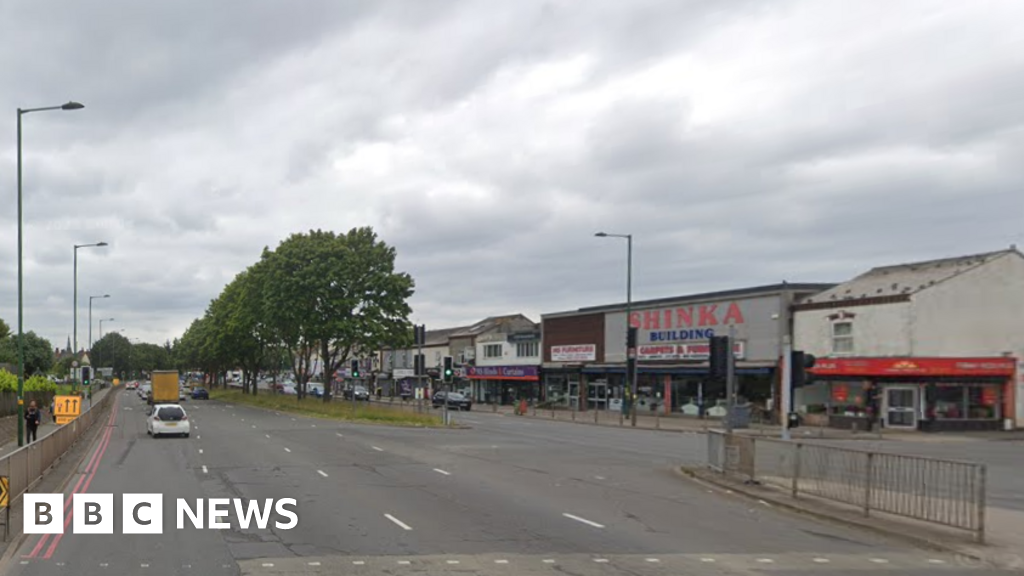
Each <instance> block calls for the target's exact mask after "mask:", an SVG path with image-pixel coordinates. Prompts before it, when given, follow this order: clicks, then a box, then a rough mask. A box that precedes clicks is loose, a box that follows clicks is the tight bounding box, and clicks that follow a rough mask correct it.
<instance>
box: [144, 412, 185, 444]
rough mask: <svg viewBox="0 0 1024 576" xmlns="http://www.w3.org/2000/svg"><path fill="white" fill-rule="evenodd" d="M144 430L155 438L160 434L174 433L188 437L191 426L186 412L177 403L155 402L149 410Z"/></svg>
mask: <svg viewBox="0 0 1024 576" xmlns="http://www.w3.org/2000/svg"><path fill="white" fill-rule="evenodd" d="M146 432H147V433H148V434H149V435H150V436H152V437H154V438H156V437H157V436H160V435H162V434H174V435H179V436H184V437H186V438H188V436H189V434H190V433H191V432H192V426H191V424H189V421H188V414H186V413H185V409H184V408H182V407H181V406H180V405H178V404H157V405H155V406H153V409H152V410H150V411H149V417H148V418H147V419H146Z"/></svg>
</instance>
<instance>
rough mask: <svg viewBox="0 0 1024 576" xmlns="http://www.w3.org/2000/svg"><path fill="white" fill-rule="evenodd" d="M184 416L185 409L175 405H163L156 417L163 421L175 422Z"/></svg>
mask: <svg viewBox="0 0 1024 576" xmlns="http://www.w3.org/2000/svg"><path fill="white" fill-rule="evenodd" d="M184 417H185V411H184V410H182V409H181V408H178V407H177V406H164V407H163V408H161V409H160V411H159V412H157V418H159V419H161V420H163V421H165V422H166V421H170V422H177V421H179V420H181V419H182V418H184Z"/></svg>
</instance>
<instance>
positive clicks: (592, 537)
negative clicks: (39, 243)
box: [5, 392, 995, 576]
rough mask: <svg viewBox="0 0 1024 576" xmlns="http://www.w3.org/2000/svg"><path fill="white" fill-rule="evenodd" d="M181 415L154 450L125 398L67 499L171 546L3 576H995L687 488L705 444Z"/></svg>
mask: <svg viewBox="0 0 1024 576" xmlns="http://www.w3.org/2000/svg"><path fill="white" fill-rule="evenodd" d="M186 408H187V409H188V410H189V411H190V415H191V416H190V419H191V420H192V421H193V424H194V426H195V428H194V430H193V433H192V437H191V438H187V439H185V438H166V439H164V438H161V439H155V440H154V439H151V438H149V437H148V436H147V435H146V433H145V420H144V419H145V415H144V409H145V406H144V404H143V403H142V402H141V401H139V400H138V399H137V397H136V396H135V395H134V393H132V392H126V393H122V394H121V396H120V398H119V399H118V404H117V405H116V407H115V412H114V416H113V418H112V420H111V422H110V424H109V427H108V432H107V433H106V434H104V435H101V437H100V439H99V441H98V443H97V446H96V448H95V449H94V453H95V454H96V458H87V459H86V461H85V462H83V464H82V466H81V469H80V470H79V475H78V477H76V478H74V479H72V481H71V482H70V484H69V487H70V488H75V487H76V486H77V487H78V488H79V489H80V490H83V491H87V492H90V493H97V492H99V493H114V494H115V495H116V496H115V498H118V499H119V498H120V494H121V493H125V492H128V493H138V492H162V493H163V494H164V495H165V510H164V524H165V532H164V534H163V535H162V536H149V535H121V534H120V531H121V523H120V520H119V519H118V520H117V521H116V522H115V525H116V527H115V532H116V534H115V535H114V536H109V535H81V534H66V535H64V536H63V537H62V538H60V539H57V538H56V537H40V536H32V537H29V538H28V539H27V540H26V541H25V543H24V544H23V545H22V548H21V550H19V551H18V554H17V555H16V556H15V558H14V560H13V561H12V562H11V563H10V564H9V565H8V566H7V567H6V568H7V569H6V570H5V573H6V574H12V575H18V576H22V575H24V576H36V575H57V574H75V575H76V576H95V575H101V574H102V575H112V574H153V575H170V574H175V575H180V574H196V575H197V576H205V575H211V574H212V575H218V574H226V575H233V574H247V575H249V574H251V575H282V574H283V575H291V574H295V575H299V574H303V575H311V574H325V575H326V574H337V573H345V574H397V575H403V574H413V573H416V574H454V573H468V574H487V575H490V574H495V575H498V574H500V575H508V576H511V575H513V574H515V575H521V574H544V575H553V574H566V573H569V574H581V575H587V576H589V575H603V574H623V573H628V574H633V575H638V576H648V575H669V574H673V575H674V574H694V575H705V574H708V575H710V574H773V573H779V574H808V575H810V574H826V575H843V574H847V575H856V574H867V573H869V572H877V571H879V570H885V571H886V572H888V573H896V574H905V575H915V574H920V575H922V576H924V575H926V574H928V575H932V574H950V575H953V574H993V573H995V572H990V571H987V570H985V569H977V568H971V567H967V566H964V565H963V564H962V563H961V562H958V561H957V559H955V558H952V557H949V556H946V555H942V554H937V553H934V552H923V551H919V550H916V549H913V548H910V547H907V546H904V545H902V544H898V543H891V542H890V543H885V542H883V541H881V540H880V539H878V538H875V537H873V536H871V535H867V534H863V533H860V532H854V531H851V530H847V529H841V528H837V527H831V526H827V525H823V524H818V523H815V522H812V521H809V520H807V519H804V518H798V517H794V516H789V515H786V514H782V513H779V512H777V511H775V510H773V509H770V508H768V507H765V506H763V505H758V504H751V503H750V502H748V501H744V500H740V499H734V498H733V497H731V496H729V495H726V494H720V493H709V491H708V490H706V489H704V488H700V487H697V486H696V485H693V484H690V483H688V482H686V481H683V480H681V479H680V478H678V477H677V476H676V475H675V473H674V472H673V471H672V467H673V466H674V465H676V464H677V463H679V462H681V461H685V460H692V459H700V458H702V449H703V442H702V437H701V436H698V435H688V434H679V433H658V432H653V431H651V432H638V431H633V430H616V429H611V428H600V427H590V426H573V425H566V424H559V423H552V422H543V421H538V420H529V419H522V418H515V417H503V416H498V415H493V414H476V413H471V414H468V415H463V416H462V418H463V420H464V421H466V422H467V423H469V424H470V425H471V426H472V427H473V428H472V429H469V430H427V429H396V428H388V427H373V426H359V425H353V424H344V423H338V422H332V421H325V420H316V419H307V418H301V417H293V416H291V415H287V414H278V413H274V412H265V411H260V410H256V409H251V408H246V407H242V406H232V405H227V404H222V403H219V402H214V401H210V402H197V401H190V402H188V403H186ZM80 481H81V482H80ZM70 488H69V490H68V493H70V491H71V490H70ZM200 497H205V498H211V497H227V498H245V499H265V498H275V499H276V498H285V497H293V498H296V499H297V500H298V509H297V511H298V515H299V525H298V527H297V528H296V529H294V530H275V529H267V530H258V529H255V528H254V527H250V528H248V529H244V528H241V527H240V526H238V522H237V520H236V519H235V518H232V528H231V529H229V530H221V531H210V530H203V531H199V530H196V529H191V528H190V529H185V530H175V529H174V527H175V521H176V518H175V514H174V511H173V502H174V499H176V498H186V499H191V500H192V501H194V499H195V498H200ZM117 513H118V514H120V513H121V510H120V506H118V510H117Z"/></svg>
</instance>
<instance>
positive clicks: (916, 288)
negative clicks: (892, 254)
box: [801, 246, 1021, 304]
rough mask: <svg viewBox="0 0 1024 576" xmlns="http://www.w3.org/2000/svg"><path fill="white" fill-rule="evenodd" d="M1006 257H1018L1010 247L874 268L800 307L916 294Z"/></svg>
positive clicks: (803, 302)
mask: <svg viewBox="0 0 1024 576" xmlns="http://www.w3.org/2000/svg"><path fill="white" fill-rule="evenodd" d="M1007 254H1017V255H1018V256H1021V253H1020V252H1018V251H1017V248H1016V247H1015V246H1011V247H1010V249H1008V250H999V251H996V252H985V253H983V254H973V255H970V256H957V257H954V258H941V259H938V260H926V261H923V262H910V263H906V264H896V265H893V266H878V267H875V268H872V269H871V270H868V271H867V272H865V273H863V274H861V275H860V276H857V277H855V278H853V279H852V280H849V281H847V282H843V283H842V284H839V285H838V286H835V287H834V288H831V289H829V290H825V291H824V292H821V293H820V294H815V295H813V296H811V297H809V298H805V299H804V300H803V301H802V302H801V304H812V303H818V302H830V301H839V300H859V299H862V298H879V297H885V296H900V295H911V294H916V293H918V292H920V291H922V290H927V289H928V288H930V287H932V286H934V285H936V284H938V283H940V282H944V281H946V280H949V279H950V278H953V277H955V276H959V275H961V274H963V273H965V272H967V271H969V270H973V269H974V268H977V267H978V266H983V265H985V264H987V263H989V262H991V261H993V260H995V259H997V258H1000V257H1002V256H1005V255H1007Z"/></svg>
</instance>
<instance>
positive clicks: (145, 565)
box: [139, 564, 149, 568]
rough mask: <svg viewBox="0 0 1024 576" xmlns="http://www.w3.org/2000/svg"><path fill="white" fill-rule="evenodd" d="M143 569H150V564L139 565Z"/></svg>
mask: <svg viewBox="0 0 1024 576" xmlns="http://www.w3.org/2000/svg"><path fill="white" fill-rule="evenodd" d="M139 566H141V567H142V568H149V564H139Z"/></svg>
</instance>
